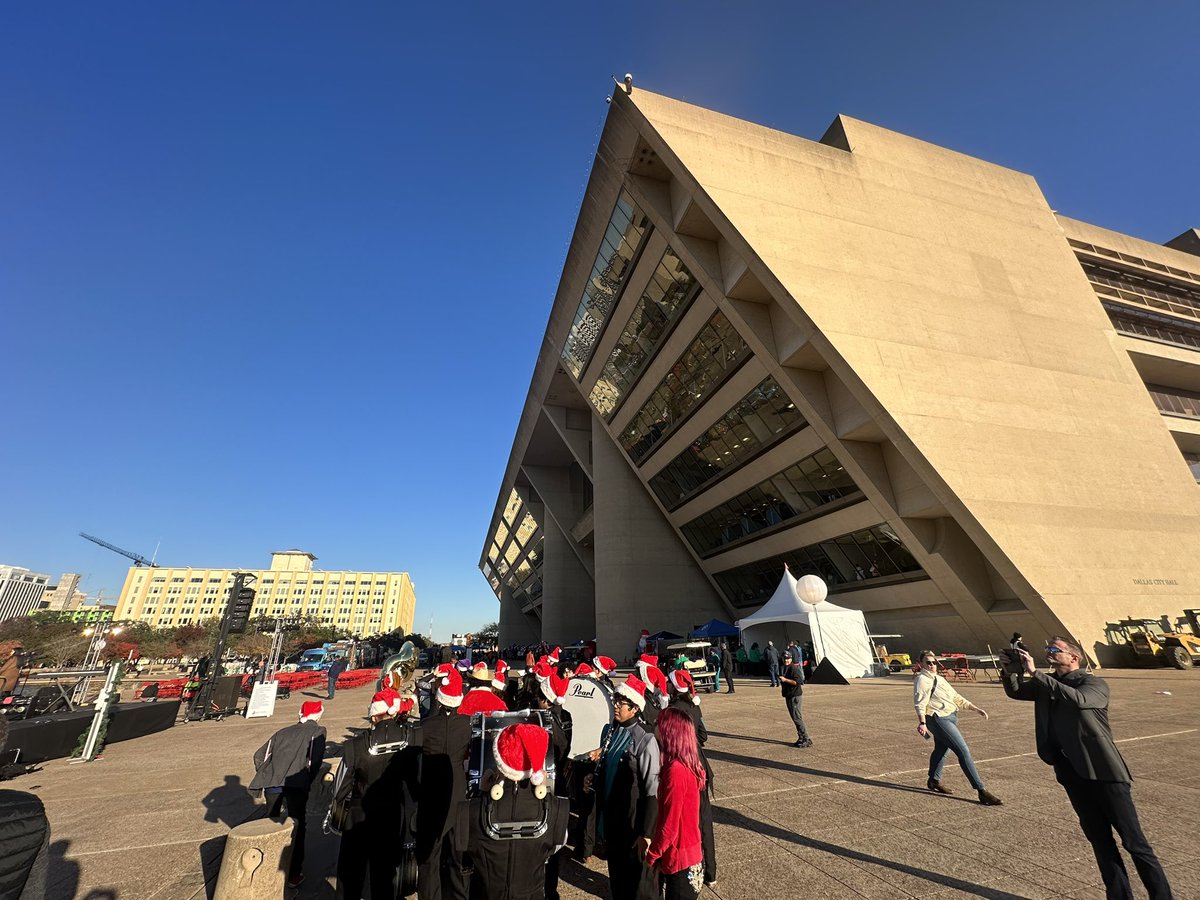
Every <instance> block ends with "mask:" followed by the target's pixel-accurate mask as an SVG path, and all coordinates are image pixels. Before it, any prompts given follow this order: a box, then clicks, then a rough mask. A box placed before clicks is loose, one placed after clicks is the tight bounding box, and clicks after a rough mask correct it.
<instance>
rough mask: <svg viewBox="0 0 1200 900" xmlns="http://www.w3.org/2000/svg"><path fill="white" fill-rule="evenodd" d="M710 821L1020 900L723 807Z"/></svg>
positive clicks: (1000, 899)
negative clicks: (821, 839) (812, 836)
mask: <svg viewBox="0 0 1200 900" xmlns="http://www.w3.org/2000/svg"><path fill="white" fill-rule="evenodd" d="M713 821H715V822H720V823H722V824H725V825H732V826H734V827H735V828H742V829H745V830H746V831H750V832H753V833H754V834H762V835H766V836H768V837H773V838H776V839H778V840H781V841H787V842H788V843H791V844H798V845H799V846H801V847H809V848H811V849H813V850H820V851H821V852H823V853H830V854H832V855H834V856H840V857H841V858H843V859H851V860H854V861H855V862H861V863H867V864H870V865H876V866H882V867H884V868H886V869H891V870H893V871H896V872H903V873H905V874H906V875H912V876H914V877H916V878H922V879H924V880H926V881H931V882H933V883H934V884H940V885H943V886H945V887H948V888H953V889H954V890H956V891H962V892H963V893H964V894H970V895H971V896H973V897H984V898H986V900H1022V897H1021V896H1020V895H1019V894H1010V893H1009V892H1008V891H1002V890H999V889H997V888H990V887H986V886H984V885H982V884H975V883H974V882H971V881H964V880H963V879H961V878H955V877H954V876H953V875H944V874H942V873H941V872H932V871H930V870H928V869H921V868H918V867H916V866H910V865H907V864H905V863H901V862H896V861H894V860H890V859H882V858H880V857H878V856H872V855H871V854H869V853H863V852H862V851H860V850H851V849H850V848H848V847H841V846H839V845H837V844H831V843H829V842H827V841H820V840H817V839H816V838H811V837H808V836H807V835H803V834H797V833H796V832H793V831H787V830H785V829H783V828H779V827H777V826H775V825H769V824H767V823H766V822H760V821H759V820H758V819H752V818H750V817H749V816H747V815H745V814H744V813H740V812H738V811H736V810H732V809H728V808H726V807H723V806H714V807H713Z"/></svg>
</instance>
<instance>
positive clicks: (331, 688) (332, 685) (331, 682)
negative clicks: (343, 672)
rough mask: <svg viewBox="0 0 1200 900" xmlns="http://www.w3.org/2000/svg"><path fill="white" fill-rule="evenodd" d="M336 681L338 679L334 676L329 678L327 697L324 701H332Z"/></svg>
mask: <svg viewBox="0 0 1200 900" xmlns="http://www.w3.org/2000/svg"><path fill="white" fill-rule="evenodd" d="M337 680H338V677H337V676H336V675H330V676H329V692H328V693H329V695H328V696H327V697H326V698H325V699H326V700H332V699H333V694H334V691H336V690H337Z"/></svg>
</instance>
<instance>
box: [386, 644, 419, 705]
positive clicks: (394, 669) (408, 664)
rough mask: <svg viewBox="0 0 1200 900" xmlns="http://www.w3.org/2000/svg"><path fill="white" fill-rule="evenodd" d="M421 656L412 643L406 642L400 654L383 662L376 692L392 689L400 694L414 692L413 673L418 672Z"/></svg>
mask: <svg viewBox="0 0 1200 900" xmlns="http://www.w3.org/2000/svg"><path fill="white" fill-rule="evenodd" d="M418 658H419V654H418V653H417V648H416V647H414V646H413V642H412V641H405V642H404V646H403V647H401V648H400V652H399V653H396V654H393V655H392V656H389V657H388V658H387V659H385V660H384V661H383V669H382V670H380V673H379V685H378V686H377V687H376V690H383V689H384V688H389V687H390V688H391V689H392V690H394V691H396V692H397V693H400V694H407V693H411V692H412V682H413V673H414V672H416V670H417V661H418Z"/></svg>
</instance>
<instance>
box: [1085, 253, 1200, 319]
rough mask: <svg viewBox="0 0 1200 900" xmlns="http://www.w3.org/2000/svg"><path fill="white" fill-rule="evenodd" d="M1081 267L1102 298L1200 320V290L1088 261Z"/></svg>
mask: <svg viewBox="0 0 1200 900" xmlns="http://www.w3.org/2000/svg"><path fill="white" fill-rule="evenodd" d="M1079 264H1080V265H1081V266H1082V267H1083V271H1084V273H1085V274H1086V275H1087V278H1088V281H1090V282H1091V284H1092V289H1093V290H1095V291H1096V293H1097V294H1100V295H1101V296H1105V295H1107V296H1110V297H1115V298H1116V299H1118V300H1125V301H1127V302H1129V303H1136V304H1138V305H1139V306H1149V307H1151V308H1153V309H1161V310H1165V311H1166V312H1170V313H1175V314H1176V315H1179V316H1188V317H1190V318H1193V319H1200V290H1195V289H1192V288H1190V287H1187V286H1184V285H1181V284H1173V283H1167V282H1164V281H1159V280H1158V279H1155V278H1151V277H1149V276H1146V275H1142V274H1140V273H1137V272H1130V271H1128V270H1124V269H1114V268H1111V267H1108V266H1103V265H1100V264H1099V263H1093V262H1091V261H1089V260H1080V261H1079Z"/></svg>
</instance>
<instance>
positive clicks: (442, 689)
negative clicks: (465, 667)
mask: <svg viewBox="0 0 1200 900" xmlns="http://www.w3.org/2000/svg"><path fill="white" fill-rule="evenodd" d="M435 671H436V672H437V674H438V679H439V681H438V689H437V699H438V703H440V704H442V706H445V707H448V708H450V709H457V708H458V705H459V704H460V703H462V698H463V684H462V676H461V675H459V674H458V669H456V668H455V667H454V664H453V663H442V664H441V665H440V666H438V667H437V669H435Z"/></svg>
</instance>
